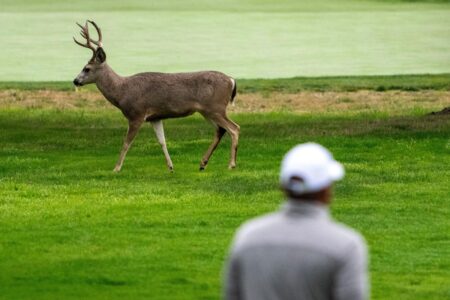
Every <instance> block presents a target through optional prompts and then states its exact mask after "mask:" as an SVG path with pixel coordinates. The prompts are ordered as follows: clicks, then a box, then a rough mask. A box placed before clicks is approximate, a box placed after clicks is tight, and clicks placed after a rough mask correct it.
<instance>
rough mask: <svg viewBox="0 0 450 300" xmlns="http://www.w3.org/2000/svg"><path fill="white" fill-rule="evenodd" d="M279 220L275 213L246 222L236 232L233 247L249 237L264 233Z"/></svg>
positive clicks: (278, 215) (277, 214)
mask: <svg viewBox="0 0 450 300" xmlns="http://www.w3.org/2000/svg"><path fill="white" fill-rule="evenodd" d="M279 220H280V214H279V213H278V212H275V213H270V214H266V215H263V216H259V217H256V218H254V219H251V220H248V221H246V222H245V223H243V224H242V225H241V226H240V227H239V229H238V230H237V232H236V235H235V245H236V246H238V245H240V244H242V243H243V242H244V241H246V240H247V239H248V237H249V236H255V235H258V234H260V233H264V232H265V231H266V230H268V229H269V228H272V227H273V226H274V225H275V224H276V223H277V222H278V221H279Z"/></svg>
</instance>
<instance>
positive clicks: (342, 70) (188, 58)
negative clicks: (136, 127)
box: [0, 0, 450, 81]
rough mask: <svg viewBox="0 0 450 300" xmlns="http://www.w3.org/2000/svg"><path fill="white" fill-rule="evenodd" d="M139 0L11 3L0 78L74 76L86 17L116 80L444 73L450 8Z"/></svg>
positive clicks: (3, 20) (4, 23)
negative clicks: (203, 73)
mask: <svg viewBox="0 0 450 300" xmlns="http://www.w3.org/2000/svg"><path fill="white" fill-rule="evenodd" d="M146 2H147V1H144V0H134V1H132V2H131V3H129V4H123V3H118V2H117V1H116V2H115V3H113V4H111V5H107V4H103V3H102V4H98V3H96V2H95V1H82V2H81V3H80V2H74V3H70V4H68V5H67V4H59V2H57V1H43V0H42V1H33V3H31V4H30V3H29V1H17V2H16V1H14V2H13V1H8V3H6V4H7V7H6V8H5V10H4V11H3V10H2V12H1V13H0V28H1V30H2V34H0V44H1V45H7V47H6V46H5V47H2V48H1V49H0V65H1V66H2V72H1V73H0V80H1V81H11V80H13V81H55V80H66V81H68V80H72V79H73V78H74V77H75V75H76V74H77V73H78V72H79V71H80V70H81V69H82V66H83V65H84V64H85V63H86V62H87V61H88V59H89V57H90V52H89V51H88V50H86V49H82V48H80V47H78V46H77V45H75V44H74V43H73V41H72V36H78V27H77V26H76V25H75V22H77V21H78V22H83V21H84V20H85V19H86V18H91V19H94V20H95V21H96V22H97V23H98V24H99V25H100V26H101V28H102V29H103V36H104V48H105V50H106V53H107V56H108V62H109V63H110V65H111V66H112V67H113V68H114V70H115V71H116V72H118V73H119V74H122V75H131V74H134V73H138V72H145V71H156V72H185V71H197V70H208V69H212V70H220V71H223V72H225V73H227V74H229V75H231V76H234V77H237V78H256V77H262V78H280V77H294V76H326V75H328V76H337V75H374V74H378V75H382V74H420V73H434V74H436V73H448V72H450V54H449V53H450V42H449V41H450V37H449V31H448V28H449V26H450V21H449V20H450V5H449V4H448V3H438V4H436V3H417V2H414V3H392V2H384V3H382V2H380V1H348V0H345V1H339V2H336V3H334V4H333V2H332V1H325V2H323V1H307V4H306V5H305V4H298V3H301V2H303V1H295V0H289V1H283V2H282V3H281V2H279V1H264V3H263V4H262V3H261V2H259V1H249V2H240V1H233V2H230V3H226V4H222V5H217V4H216V3H215V2H214V3H213V2H211V1H202V2H199V3H193V2H192V1H181V0H176V1H168V2H169V4H166V5H164V4H163V5H153V2H152V3H149V4H147V3H146ZM99 6H101V7H100V8H99ZM223 6H226V7H225V8H223ZM111 7H113V9H111ZM130 7H131V8H130ZM34 8H35V9H34ZM153 8H154V9H153ZM205 8H206V9H205ZM208 8H214V9H212V10H211V9H209V10H208ZM222 8H223V9H222ZM183 9H185V10H183ZM87 12H89V13H87ZM48 20H51V24H50V23H49V21H48ZM17 24H20V25H21V26H18V25H17Z"/></svg>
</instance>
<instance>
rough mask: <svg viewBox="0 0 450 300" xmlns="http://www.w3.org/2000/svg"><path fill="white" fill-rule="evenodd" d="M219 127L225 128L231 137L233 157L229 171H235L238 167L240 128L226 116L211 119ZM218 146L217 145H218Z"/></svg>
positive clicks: (231, 157) (231, 156) (216, 116)
mask: <svg viewBox="0 0 450 300" xmlns="http://www.w3.org/2000/svg"><path fill="white" fill-rule="evenodd" d="M210 119H211V120H212V121H213V122H214V123H216V124H217V126H219V127H221V128H224V129H225V130H226V131H227V132H228V133H229V134H230V136H231V155H230V163H229V164H228V168H229V169H234V168H235V167H236V156H237V148H238V142H239V132H240V127H239V125H238V124H236V123H235V122H233V121H231V120H230V119H228V117H227V116H226V115H215V116H214V117H212V118H210ZM216 146H217V145H216Z"/></svg>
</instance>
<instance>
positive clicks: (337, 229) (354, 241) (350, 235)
mask: <svg viewBox="0 0 450 300" xmlns="http://www.w3.org/2000/svg"><path fill="white" fill-rule="evenodd" d="M330 225H331V226H330V227H331V228H332V229H331V230H332V232H333V236H334V237H335V238H337V239H339V240H340V241H341V242H342V243H343V244H345V245H349V246H351V245H353V246H365V245H366V240H365V239H364V236H363V235H362V234H361V233H359V232H358V231H357V230H355V229H354V228H352V227H350V226H348V225H345V224H342V223H339V222H332V223H331V224H330Z"/></svg>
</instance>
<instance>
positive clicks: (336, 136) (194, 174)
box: [0, 93, 450, 300]
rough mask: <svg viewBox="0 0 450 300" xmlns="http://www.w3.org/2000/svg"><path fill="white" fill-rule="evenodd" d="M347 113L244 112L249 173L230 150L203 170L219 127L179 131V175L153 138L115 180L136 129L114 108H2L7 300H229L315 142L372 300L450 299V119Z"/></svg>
mask: <svg viewBox="0 0 450 300" xmlns="http://www.w3.org/2000/svg"><path fill="white" fill-rule="evenodd" d="M248 95H251V94H248ZM284 95H286V94H284ZM387 95H389V96H390V97H392V99H391V102H390V103H395V97H396V94H395V93H392V94H387ZM270 96H271V95H268V96H267V97H269V98H270ZM346 97H348V96H346ZM436 101H437V102H436V103H435V105H436V104H437V103H440V102H439V101H440V100H436ZM343 102H344V103H346V104H348V105H349V104H353V105H350V106H349V108H348V109H346V110H344V111H339V110H337V111H335V112H334V113H312V110H311V111H309V112H307V113H304V114H293V113H254V114H243V113H239V114H233V115H232V116H231V117H232V118H233V119H234V120H236V121H237V122H238V123H239V124H240V125H241V128H242V132H241V139H240V150H239V155H238V168H237V169H236V170H234V171H229V170H227V162H228V154H229V146H230V144H229V139H228V137H227V138H225V140H224V142H223V144H221V146H220V147H219V148H218V150H217V152H216V153H215V155H214V156H213V158H212V159H211V162H210V164H209V166H208V168H207V170H206V171H205V172H199V171H198V169H197V168H198V163H199V160H200V157H201V155H202V154H203V151H205V150H206V148H207V146H208V144H209V143H210V141H211V139H212V135H213V133H212V128H211V126H210V125H209V124H207V123H205V122H204V121H203V120H202V119H201V118H199V117H196V116H194V117H190V118H185V119H179V120H168V121H167V122H165V127H166V135H167V140H168V147H169V151H170V152H171V155H172V159H173V161H174V165H175V172H174V173H173V174H170V173H169V172H168V171H167V170H166V168H165V164H164V158H163V155H162V153H161V150H160V147H159V146H158V144H157V142H156V140H155V138H154V135H153V133H152V130H151V129H150V128H148V127H145V128H143V129H142V130H141V132H140V134H139V135H138V137H137V139H136V141H135V143H134V145H133V147H132V149H131V150H130V152H129V155H128V157H127V159H126V161H125V165H124V169H123V171H122V172H121V173H119V174H114V173H112V168H113V166H114V162H115V160H116V159H117V156H118V152H119V149H120V147H121V142H122V136H123V134H124V133H125V130H126V123H125V120H124V119H123V117H122V116H121V115H120V113H119V112H117V111H115V110H111V109H106V110H100V109H98V108H95V109H88V108H83V107H73V108H70V109H67V108H65V109H51V108H44V109H36V108H23V107H16V108H5V107H4V106H3V107H2V109H0V128H1V130H0V145H1V146H0V216H1V217H0V269H1V270H2V272H0V295H1V297H2V298H5V299H27V298H33V299H62V298H64V299H79V298H107V299H123V298H126V299H141V298H147V299H148V298H151V299H171V300H172V299H183V300H184V299H217V298H219V295H220V288H221V285H220V277H221V268H222V264H223V260H224V257H225V255H226V249H227V248H228V245H229V243H230V239H231V236H232V234H233V232H234V230H235V229H236V228H237V227H238V226H239V224H241V223H242V222H243V221H245V220H247V219H248V218H251V217H253V216H256V215H260V214H262V213H266V212H269V211H272V210H274V209H277V207H278V206H279V204H280V203H281V201H282V196H281V195H280V193H279V191H278V188H277V180H278V179H277V178H278V169H279V162H280V160H281V158H282V155H283V154H284V153H285V152H286V151H287V150H288V149H289V148H290V147H292V146H293V145H295V144H297V143H300V142H306V141H315V142H319V143H322V144H324V145H325V146H327V147H329V148H330V149H331V150H332V151H333V153H335V156H336V157H337V159H338V160H340V161H342V162H343V163H344V165H345V167H346V170H347V176H346V178H345V180H344V181H342V182H340V183H338V184H337V185H336V201H335V202H334V204H333V206H332V212H333V215H334V216H335V218H336V219H338V220H339V221H342V222H345V223H347V224H349V225H350V226H353V227H355V228H356V229H358V230H360V231H361V232H362V233H363V234H364V235H365V236H366V238H367V240H368V243H369V246H370V254H371V265H370V269H371V282H372V295H373V299H400V300H401V299H405V300H406V299H445V298H447V297H448V296H449V295H450V290H449V288H448V287H449V284H448V283H449V282H448V278H449V277H450V272H449V270H450V259H449V258H450V252H449V249H450V245H449V241H448V238H447V234H446V233H447V232H449V231H450V221H449V220H450V210H449V206H448V205H446V204H447V199H448V195H449V194H450V188H449V184H448V179H449V177H450V172H449V169H448V165H449V164H450V155H449V154H450V139H449V137H450V119H449V118H448V116H424V115H425V113H426V112H427V110H426V109H424V108H422V109H419V108H416V109H414V110H411V109H406V108H405V109H404V110H403V113H400V112H401V109H399V111H398V113H397V115H396V116H392V115H391V114H390V113H388V112H386V111H382V110H379V111H377V110H373V111H370V112H369V113H368V112H361V111H359V110H358V108H357V105H356V104H355V103H353V102H351V101H348V100H347V101H343ZM237 105H239V102H238V103H237ZM392 105H393V104H392ZM439 105H440V104H439ZM401 107H402V106H401Z"/></svg>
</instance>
